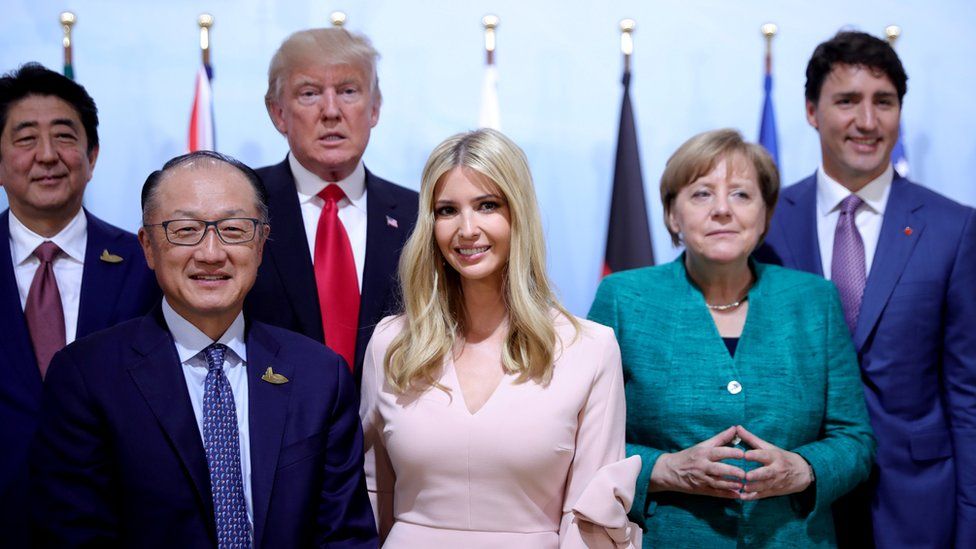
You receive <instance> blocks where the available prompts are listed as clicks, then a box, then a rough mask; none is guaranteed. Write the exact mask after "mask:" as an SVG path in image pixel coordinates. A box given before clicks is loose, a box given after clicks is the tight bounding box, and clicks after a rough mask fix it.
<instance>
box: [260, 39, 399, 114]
mask: <svg viewBox="0 0 976 549" xmlns="http://www.w3.org/2000/svg"><path fill="white" fill-rule="evenodd" d="M379 56H380V54H379V53H378V52H377V51H376V49H375V48H373V44H372V43H371V42H370V41H369V38H367V37H366V36H365V35H362V34H357V33H351V32H349V31H347V30H346V29H343V28H338V27H330V28H324V29H308V30H303V31H298V32H296V33H294V34H292V35H291V36H289V37H288V38H286V39H285V41H284V42H282V43H281V46H280V47H279V48H278V51H276V52H275V54H274V57H272V58H271V65H270V66H269V67H268V91H267V93H265V95H264V101H265V103H270V102H272V101H277V100H278V98H279V96H280V94H281V88H282V84H283V82H284V81H285V80H286V79H287V78H288V76H289V75H290V74H291V72H292V71H294V70H295V69H297V68H299V67H306V66H310V65H326V66H328V65H352V66H356V67H360V68H362V69H363V72H365V73H366V75H367V77H368V79H369V80H368V81H369V83H370V92H371V94H372V97H373V101H374V102H375V103H376V104H380V103H381V102H382V100H383V96H382V94H381V93H380V82H379V77H378V76H377V74H376V60H377V59H379Z"/></svg>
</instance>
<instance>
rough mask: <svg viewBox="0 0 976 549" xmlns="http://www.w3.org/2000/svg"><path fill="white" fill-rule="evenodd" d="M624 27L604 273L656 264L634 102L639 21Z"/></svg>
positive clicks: (622, 24)
mask: <svg viewBox="0 0 976 549" xmlns="http://www.w3.org/2000/svg"><path fill="white" fill-rule="evenodd" d="M619 28H620V53H621V54H622V55H623V61H624V71H623V78H622V79H621V84H623V97H622V98H621V101H620V126H619V127H618V129H617V150H616V153H615V155H614V166H613V189H612V191H611V193H610V217H609V218H608V221H607V225H608V227H607V246H606V250H605V252H604V255H603V275H604V276H606V275H607V274H610V273H612V272H617V271H622V270H625V269H634V268H637V267H646V266H648V265H653V264H654V245H653V244H652V243H651V228H650V224H649V222H648V219H647V200H646V199H645V196H644V178H643V176H642V175H641V164H640V147H639V146H638V144H637V124H636V122H635V120H634V109H633V106H632V105H631V101H630V69H631V57H632V56H633V54H634V36H633V34H634V30H635V29H636V28H637V22H636V21H634V20H633V19H623V20H621V21H620V24H619Z"/></svg>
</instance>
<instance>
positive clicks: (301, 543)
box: [31, 308, 377, 548]
mask: <svg viewBox="0 0 976 549" xmlns="http://www.w3.org/2000/svg"><path fill="white" fill-rule="evenodd" d="M245 341H246V345H247V376H248V394H247V395H246V396H245V397H244V398H247V399H248V405H249V417H248V422H249V429H250V446H251V454H250V457H251V480H250V482H251V494H252V504H253V510H254V547H255V548H267V547H284V548H293V547H308V546H312V545H315V546H321V547H376V544H377V538H376V528H375V526H374V523H373V514H372V510H371V508H370V505H369V498H368V496H367V494H366V485H365V480H364V477H363V439H362V428H361V426H360V423H359V410H358V408H359V399H358V396H357V392H356V391H355V390H353V388H352V383H353V381H352V376H351V375H350V374H349V371H348V370H347V369H346V367H345V366H344V364H343V362H342V360H341V359H340V358H339V356H338V355H336V354H335V353H333V352H331V351H329V350H328V349H326V348H325V347H323V346H322V345H321V344H317V343H316V342H314V341H311V340H309V339H308V338H306V337H304V336H301V335H299V334H295V333H293V332H289V331H287V330H282V329H280V328H275V327H272V326H268V325H265V324H261V323H259V322H252V323H249V324H248V326H247V328H246V335H245ZM268 367H273V368H274V371H275V372H276V373H279V374H281V375H284V376H285V377H287V378H288V380H289V381H288V382H287V383H284V384H279V385H275V384H272V383H269V382H266V381H263V380H262V379H261V376H262V375H263V374H264V372H265V370H266V369H267V368H268ZM237 398H240V396H239V395H238V396H237ZM31 494H32V500H33V505H32V509H31V510H32V521H31V522H32V526H33V535H34V541H35V542H36V543H37V544H38V545H40V546H44V547H79V546H85V547H115V546H118V547H186V548H192V547H214V546H216V543H217V539H216V529H215V525H214V517H213V500H212V497H211V492H210V476H209V469H208V466H207V459H206V454H205V452H204V448H203V441H202V438H201V435H200V430H199V428H198V427H197V421H196V419H195V416H194V414H193V408H192V406H191V403H190V397H189V393H188V391H187V388H186V381H185V378H184V375H183V370H182V368H181V366H180V361H179V358H178V356H177V353H176V347H175V345H174V343H173V338H172V335H171V334H170V332H169V330H168V329H167V327H166V323H165V321H164V320H163V316H162V310H161V308H157V309H156V310H155V311H153V313H151V314H150V315H148V316H144V317H140V318H136V319H133V320H130V321H128V322H125V323H122V324H119V325H118V326H115V327H114V328H111V329H109V330H105V331H103V332H99V333H98V334H95V335H93V336H91V337H88V338H84V339H81V340H78V341H76V342H74V343H73V344H71V345H69V346H68V347H67V348H65V349H64V350H62V351H61V352H59V353H58V354H57V355H55V357H54V360H53V361H52V363H51V368H50V370H49V371H48V375H47V378H46V382H45V387H44V403H43V409H42V412H41V422H40V426H39V429H38V434H37V438H36V439H35V442H34V445H33V447H32V453H31Z"/></svg>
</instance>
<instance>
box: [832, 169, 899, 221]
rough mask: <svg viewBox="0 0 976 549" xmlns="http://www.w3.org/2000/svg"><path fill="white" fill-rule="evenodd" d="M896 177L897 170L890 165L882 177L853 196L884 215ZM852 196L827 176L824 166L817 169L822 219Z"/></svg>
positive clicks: (845, 188)
mask: <svg viewBox="0 0 976 549" xmlns="http://www.w3.org/2000/svg"><path fill="white" fill-rule="evenodd" d="M894 177H895V169H894V167H892V165H891V164H890V163H889V164H888V167H887V169H885V171H883V172H881V175H879V176H878V177H876V178H875V179H874V180H872V181H871V182H870V183H868V184H867V185H865V186H863V187H861V190H859V191H857V192H856V193H853V194H856V195H857V196H858V197H860V199H861V200H863V201H864V204H865V205H867V206H868V207H869V208H871V210H873V211H874V212H875V213H877V214H879V215H883V214H884V211H885V206H886V205H887V204H888V194H889V193H890V192H891V182H892V181H893V180H894ZM851 194H852V193H851V191H850V190H848V189H847V187H845V186H843V185H841V184H840V183H838V182H837V181H836V180H835V179H833V178H832V177H830V176H829V175H827V172H826V171H824V167H823V164H821V165H820V167H819V168H818V169H817V210H818V211H819V213H820V216H821V217H823V216H827V215H830V213H831V212H833V211H835V210H836V209H837V208H840V203H841V202H842V201H843V200H844V199H845V198H847V197H848V196H850V195H851Z"/></svg>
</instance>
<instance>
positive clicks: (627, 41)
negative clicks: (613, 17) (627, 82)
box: [620, 19, 637, 74]
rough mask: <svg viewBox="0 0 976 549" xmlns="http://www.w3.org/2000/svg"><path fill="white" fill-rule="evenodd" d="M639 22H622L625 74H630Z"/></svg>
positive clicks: (621, 47) (626, 20) (621, 43)
mask: <svg viewBox="0 0 976 549" xmlns="http://www.w3.org/2000/svg"><path fill="white" fill-rule="evenodd" d="M635 29H637V22H636V21H634V20H633V19H622V20H621V21H620V53H622V54H623V56H624V73H626V74H630V56H631V55H633V53H634V36H633V33H634V30H635Z"/></svg>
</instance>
